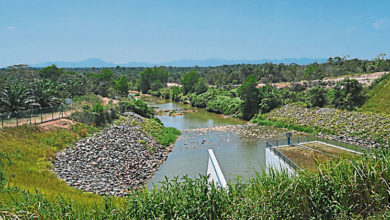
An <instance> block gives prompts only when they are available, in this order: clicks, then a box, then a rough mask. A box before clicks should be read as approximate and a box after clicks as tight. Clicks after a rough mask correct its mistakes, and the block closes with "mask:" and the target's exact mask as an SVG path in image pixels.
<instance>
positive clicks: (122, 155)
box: [53, 113, 171, 196]
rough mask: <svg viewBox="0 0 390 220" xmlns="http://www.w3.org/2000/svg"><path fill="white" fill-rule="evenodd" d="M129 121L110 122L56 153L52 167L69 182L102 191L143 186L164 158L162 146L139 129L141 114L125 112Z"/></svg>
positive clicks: (124, 190)
mask: <svg viewBox="0 0 390 220" xmlns="http://www.w3.org/2000/svg"><path fill="white" fill-rule="evenodd" d="M125 115H126V116H127V120H128V123H127V122H126V123H122V124H119V125H112V126H111V127H109V128H106V129H104V130H103V131H102V132H100V133H99V134H95V135H93V136H92V137H89V138H85V139H83V140H80V141H78V142H77V143H76V144H75V146H74V147H72V148H67V149H66V150H65V151H63V152H59V153H57V155H56V158H55V161H54V165H55V167H54V169H53V171H54V172H55V173H56V174H57V176H58V177H59V178H60V179H62V180H64V181H65V182H66V183H68V184H69V185H70V186H72V187H75V188H78V189H81V190H83V191H87V192H92V193H97V194H101V195H116V196H124V195H127V194H128V191H129V190H134V189H137V188H140V187H142V186H144V185H145V184H146V183H147V181H148V180H149V179H150V178H151V177H152V175H153V173H154V172H155V171H156V170H157V169H158V167H159V166H160V165H161V164H162V163H163V162H164V161H165V160H166V159H167V157H168V153H169V151H170V150H171V147H168V148H162V147H161V146H160V144H158V143H157V142H156V141H155V140H154V139H153V138H152V137H151V135H150V134H147V133H145V132H143V131H142V129H141V128H140V124H142V123H143V121H144V118H142V117H141V116H139V115H137V114H135V113H125Z"/></svg>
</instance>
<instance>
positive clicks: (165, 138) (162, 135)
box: [142, 119, 181, 147]
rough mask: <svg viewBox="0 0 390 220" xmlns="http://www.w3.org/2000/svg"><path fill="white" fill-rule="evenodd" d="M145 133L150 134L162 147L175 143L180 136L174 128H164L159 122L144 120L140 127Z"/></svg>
mask: <svg viewBox="0 0 390 220" xmlns="http://www.w3.org/2000/svg"><path fill="white" fill-rule="evenodd" d="M142 129H143V130H144V131H145V132H148V133H150V134H151V135H152V136H153V137H154V139H155V140H156V141H157V142H158V143H160V144H161V145H162V146H164V147H167V146H169V145H171V144H172V143H173V142H175V141H176V139H177V137H178V136H179V135H180V134H181V132H180V131H179V130H177V129H176V128H166V127H164V125H162V124H161V121H160V120H154V119H146V120H145V123H144V124H143V125H142Z"/></svg>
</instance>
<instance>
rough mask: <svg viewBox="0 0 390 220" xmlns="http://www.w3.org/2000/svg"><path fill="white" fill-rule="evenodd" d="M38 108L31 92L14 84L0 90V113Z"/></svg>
mask: <svg viewBox="0 0 390 220" xmlns="http://www.w3.org/2000/svg"><path fill="white" fill-rule="evenodd" d="M35 106H39V104H38V103H36V102H35V99H34V96H33V95H32V93H31V91H30V90H28V89H27V88H26V87H24V86H22V85H20V84H15V85H10V86H7V87H4V88H2V89H1V90H0V111H1V112H11V111H19V110H24V109H28V108H32V107H35Z"/></svg>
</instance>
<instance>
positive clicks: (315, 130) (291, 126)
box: [251, 115, 334, 134]
mask: <svg viewBox="0 0 390 220" xmlns="http://www.w3.org/2000/svg"><path fill="white" fill-rule="evenodd" d="M251 122H253V123H257V124H258V125H262V126H272V127H276V128H287V129H290V130H296V131H300V132H306V133H309V134H317V133H320V132H321V133H324V134H334V132H332V131H330V130H327V129H323V128H320V127H316V128H313V127H310V126H305V125H299V124H295V123H292V122H289V123H288V122H284V121H276V120H271V119H266V118H264V117H263V116H262V115H256V116H255V117H253V118H252V120H251Z"/></svg>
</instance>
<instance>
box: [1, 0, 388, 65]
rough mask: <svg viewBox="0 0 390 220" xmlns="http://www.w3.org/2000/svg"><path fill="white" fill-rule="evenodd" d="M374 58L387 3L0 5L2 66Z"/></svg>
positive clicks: (241, 0)
mask: <svg viewBox="0 0 390 220" xmlns="http://www.w3.org/2000/svg"><path fill="white" fill-rule="evenodd" d="M380 53H387V54H388V55H390V1H388V0H383V1H379V0H377V1H375V0H373V1H366V0H364V1H362V0H337V1H336V0H326V1H325V0H321V1H320V0H295V1H293V0H284V1H277V0H275V1H273V0H258V1H255V0H252V1H251V0H223V1H222V0H221V1H220V0H215V1H212V0H194V1H192V0H172V1H170V0H158V1H157V0H156V1H148V0H143V1H130V0H128V1H125V0H111V1H109V0H106V1H103V0H94V1H92V0H83V1H72V0H67V1H62V0H61V1H60V0H28V1H27V0H25V1H22V0H0V67H1V66H7V65H11V64H16V63H28V64H32V63H39V62H43V61H80V60H84V59H87V58H100V59H104V60H106V61H110V62H114V63H125V62H129V61H144V62H151V63H153V62H163V61H171V60H178V59H208V58H221V59H275V58H300V57H313V58H314V57H315V58H318V57H330V56H345V55H350V56H351V57H359V58H370V59H371V58H374V57H376V56H377V55H378V54H380Z"/></svg>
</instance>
